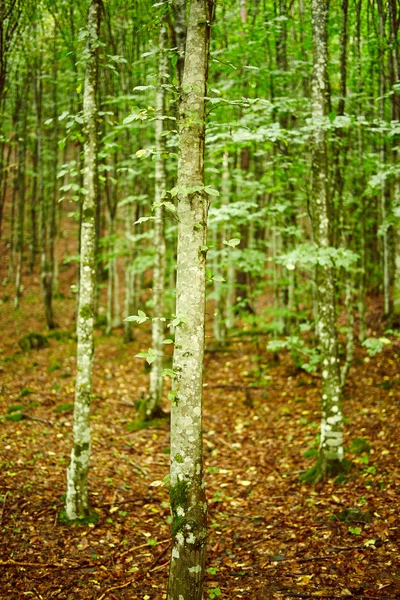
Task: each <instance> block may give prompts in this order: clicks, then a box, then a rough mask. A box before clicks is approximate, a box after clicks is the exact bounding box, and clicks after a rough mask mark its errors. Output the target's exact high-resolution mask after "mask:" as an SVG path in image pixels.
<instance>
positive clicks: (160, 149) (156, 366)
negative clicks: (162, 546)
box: [143, 22, 168, 420]
mask: <svg viewBox="0 0 400 600" xmlns="http://www.w3.org/2000/svg"><path fill="white" fill-rule="evenodd" d="M166 46H167V29H166V27H165V24H164V23H163V22H162V23H161V26H160V36H159V53H160V58H159V67H158V86H157V95H156V111H157V115H158V116H159V118H158V119H157V120H156V122H155V123H156V132H155V133H156V152H157V157H156V173H155V198H154V199H155V204H156V208H155V220H154V248H155V255H154V267H153V321H152V332H151V333H152V335H151V337H152V343H151V347H152V348H153V350H154V351H155V353H156V355H157V357H156V359H155V361H154V362H153V363H152V364H151V371H150V389H149V396H148V398H147V399H146V404H145V411H144V414H143V417H144V419H146V420H149V419H152V418H154V417H156V416H157V415H160V414H161V413H162V410H161V399H162V389H163V378H162V375H161V373H162V369H163V358H164V352H163V341H164V321H161V320H160V317H162V316H163V314H164V294H165V236H164V207H163V206H162V205H161V202H162V199H163V197H164V194H165V190H166V173H165V159H164V156H163V154H164V152H165V147H164V146H165V144H164V137H163V130H164V126H163V124H164V120H163V116H164V105H165V89H164V87H163V85H164V83H165V82H166V81H167V75H168V73H167V60H166V54H165V51H166ZM154 317H155V318H154Z"/></svg>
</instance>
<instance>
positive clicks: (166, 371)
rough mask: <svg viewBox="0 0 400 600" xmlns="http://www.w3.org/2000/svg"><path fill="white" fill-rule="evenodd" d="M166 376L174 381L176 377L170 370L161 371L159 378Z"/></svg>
mask: <svg viewBox="0 0 400 600" xmlns="http://www.w3.org/2000/svg"><path fill="white" fill-rule="evenodd" d="M167 375H168V377H171V379H174V378H175V376H176V373H175V371H173V370H172V369H163V370H162V371H161V377H166V376H167Z"/></svg>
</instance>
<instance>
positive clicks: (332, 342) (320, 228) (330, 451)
mask: <svg viewBox="0 0 400 600" xmlns="http://www.w3.org/2000/svg"><path fill="white" fill-rule="evenodd" d="M327 13H328V5H327V2H326V0H313V2H312V24H313V57H314V64H313V82H312V117H313V121H314V140H313V149H312V190H311V217H312V229H313V238H314V243H315V245H316V246H317V248H328V247H329V246H330V231H329V198H328V169H327V150H326V139H325V137H326V136H325V131H324V128H323V126H321V122H322V121H323V119H324V117H325V116H326V114H327V105H328V103H327V91H328V90H327V64H328V51H327V32H326V20H327ZM316 283H317V299H318V333H319V340H320V345H321V359H322V421H321V443H320V466H321V476H322V477H323V478H324V477H325V476H326V475H327V473H332V472H333V471H334V470H336V468H338V467H340V463H341V461H342V459H343V417H342V407H341V397H340V376H339V365H338V352H337V333H336V315H335V303H334V274H333V267H331V266H326V267H321V266H317V268H316Z"/></svg>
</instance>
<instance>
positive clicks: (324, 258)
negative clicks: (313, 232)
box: [277, 244, 359, 271]
mask: <svg viewBox="0 0 400 600" xmlns="http://www.w3.org/2000/svg"><path fill="white" fill-rule="evenodd" d="M358 258H359V257H358V255H357V254H356V253H355V252H353V251H352V250H349V249H346V248H334V247H329V248H317V246H315V245H313V244H302V245H300V246H297V247H296V248H294V249H293V250H291V251H290V252H288V253H286V254H281V255H280V256H279V257H278V258H277V262H278V263H279V264H282V265H284V266H285V267H286V268H287V269H289V270H293V269H295V268H296V266H301V267H308V268H310V267H315V266H317V265H319V266H320V267H336V268H342V269H345V270H347V271H349V270H350V269H351V268H352V267H353V266H354V265H355V263H356V262H357V260H358Z"/></svg>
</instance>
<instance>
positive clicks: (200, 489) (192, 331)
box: [168, 0, 214, 600]
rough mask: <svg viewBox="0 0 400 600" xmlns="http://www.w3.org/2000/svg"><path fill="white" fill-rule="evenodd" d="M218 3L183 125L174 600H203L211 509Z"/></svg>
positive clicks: (193, 8)
mask: <svg viewBox="0 0 400 600" xmlns="http://www.w3.org/2000/svg"><path fill="white" fill-rule="evenodd" d="M213 9H214V2H213V1H212V0H192V1H191V3H190V14H189V24H188V30H187V39H186V52H185V66H184V72H183V80H182V98H181V102H180V111H179V112H180V119H179V148H180V152H179V161H178V189H180V193H179V194H178V208H177V214H178V257H177V283H176V314H177V316H178V317H180V318H181V323H180V324H179V325H177V327H176V335H175V351H174V360H173V370H174V372H175V374H176V375H175V381H174V393H175V398H174V400H173V402H172V411H171V479H170V484H171V488H170V490H171V491H170V494H171V509H172V516H173V526H172V534H173V547H172V555H171V563H170V573H169V582H168V599H169V600H182V598H186V599H187V600H188V599H189V598H190V600H201V599H202V597H203V578H204V568H205V552H206V536H207V528H206V518H207V502H206V497H205V490H204V482H203V466H202V431H201V427H202V388H203V357H204V324H205V323H204V322H205V276H206V273H205V267H206V257H205V252H204V251H203V250H202V248H203V247H204V246H205V244H206V232H207V208H208V206H207V198H206V195H205V193H204V190H200V191H197V192H194V193H190V191H189V190H188V188H190V187H192V186H199V187H200V188H201V187H202V186H204V139H205V96H206V84H207V75H208V55H209V38H210V24H211V21H212V18H213Z"/></svg>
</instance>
